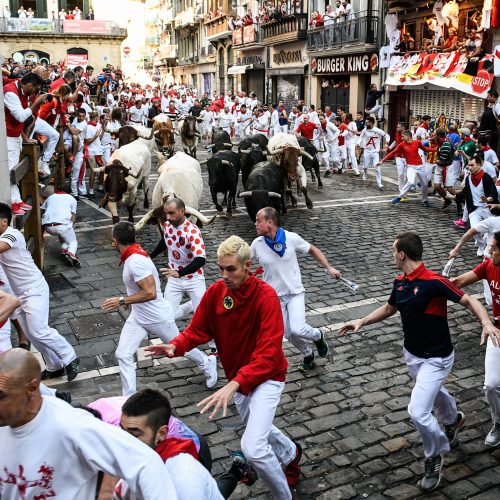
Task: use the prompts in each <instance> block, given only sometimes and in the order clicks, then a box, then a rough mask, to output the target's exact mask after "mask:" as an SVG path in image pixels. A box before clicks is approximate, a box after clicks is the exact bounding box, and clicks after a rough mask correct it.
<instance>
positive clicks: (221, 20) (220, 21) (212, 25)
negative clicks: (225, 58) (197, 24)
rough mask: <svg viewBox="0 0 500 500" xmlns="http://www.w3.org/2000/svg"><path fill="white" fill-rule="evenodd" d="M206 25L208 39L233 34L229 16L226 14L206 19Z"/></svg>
mask: <svg viewBox="0 0 500 500" xmlns="http://www.w3.org/2000/svg"><path fill="white" fill-rule="evenodd" d="M205 26H206V27H207V38H208V39H211V40H219V39H223V38H227V37H229V36H231V30H230V28H229V23H228V18H227V17H226V16H225V15H223V16H219V17H216V18H215V19H208V20H206V21H205Z"/></svg>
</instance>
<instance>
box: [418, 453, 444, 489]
mask: <svg viewBox="0 0 500 500" xmlns="http://www.w3.org/2000/svg"><path fill="white" fill-rule="evenodd" d="M424 468H425V472H424V477H423V478H422V481H420V489H421V490H422V491H432V490H435V489H436V488H437V487H438V485H439V482H440V481H441V469H442V468H443V456H442V455H437V456H436V457H431V458H426V459H425V464H424Z"/></svg>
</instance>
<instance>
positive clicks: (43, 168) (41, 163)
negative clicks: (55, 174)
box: [38, 158, 51, 175]
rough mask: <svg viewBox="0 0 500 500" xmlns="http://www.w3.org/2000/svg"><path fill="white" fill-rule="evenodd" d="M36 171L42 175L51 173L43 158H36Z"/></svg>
mask: <svg viewBox="0 0 500 500" xmlns="http://www.w3.org/2000/svg"><path fill="white" fill-rule="evenodd" d="M38 172H42V173H43V174H44V175H51V171H50V166H49V164H48V163H47V162H46V161H45V160H44V159H43V158H39V160H38Z"/></svg>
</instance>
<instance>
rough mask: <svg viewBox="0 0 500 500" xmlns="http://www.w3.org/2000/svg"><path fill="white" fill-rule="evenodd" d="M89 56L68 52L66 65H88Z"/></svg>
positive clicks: (72, 66)
mask: <svg viewBox="0 0 500 500" xmlns="http://www.w3.org/2000/svg"><path fill="white" fill-rule="evenodd" d="M88 63H89V59H88V56H86V55H85V54H66V66H69V67H71V68H74V67H75V66H83V67H85V66H87V64H88Z"/></svg>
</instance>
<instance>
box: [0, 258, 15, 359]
mask: <svg viewBox="0 0 500 500" xmlns="http://www.w3.org/2000/svg"><path fill="white" fill-rule="evenodd" d="M0 292H2V293H5V294H9V295H14V293H13V292H12V288H11V287H10V285H9V280H8V278H7V276H6V275H5V273H4V272H3V269H2V266H1V265H0ZM1 298H2V303H1V304H2V316H3V313H4V311H5V310H4V307H3V306H5V302H4V298H5V296H4V295H2V296H1ZM12 300H13V299H12ZM16 304H17V305H16ZM16 304H13V306H12V307H11V311H12V313H11V314H10V315H9V316H8V317H7V318H6V319H5V320H3V321H2V319H1V318H0V354H1V353H2V352H5V351H8V350H9V349H12V343H11V341H10V336H11V334H12V326H11V320H15V319H17V316H15V310H16V309H17V307H18V306H19V301H18V300H17V299H16Z"/></svg>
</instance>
